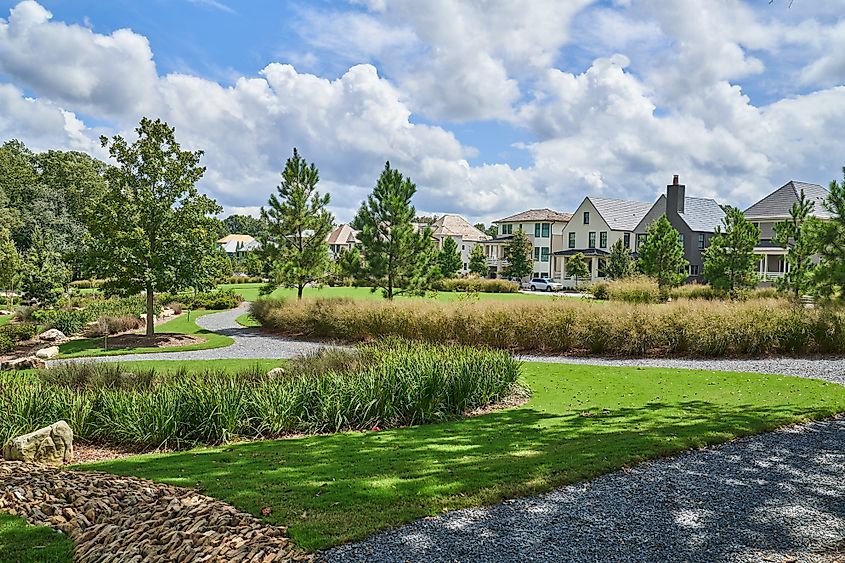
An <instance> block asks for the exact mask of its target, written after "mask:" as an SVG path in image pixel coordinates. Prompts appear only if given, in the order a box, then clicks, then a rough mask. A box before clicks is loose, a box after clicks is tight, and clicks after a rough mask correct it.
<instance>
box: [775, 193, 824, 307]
mask: <svg viewBox="0 0 845 563" xmlns="http://www.w3.org/2000/svg"><path fill="white" fill-rule="evenodd" d="M814 207H815V203H813V202H812V201H810V200H808V199H807V198H806V196H805V195H804V190H801V193H800V195H799V196H798V201H797V202H795V203H793V204H792V207H791V208H790V209H789V219H788V220H786V221H781V222H780V223H777V224H775V236H774V238H773V239H772V242H774V243H775V244H777V245H778V246H782V247H783V248H786V249H787V253H786V263H787V264H788V265H789V268H788V271H786V272H785V273H784V275H783V277H782V278H780V279H779V280H778V288H779V289H781V290H783V291H788V292H791V293H792V294H793V296H794V298H795V299H798V298H799V297H800V296H801V295H802V294H803V293H805V292H806V291H807V290H808V289H809V288H810V282H811V276H812V270H813V260H812V258H813V254H815V252H816V241H815V239H814V237H813V231H814V230H816V229H817V227H815V223H816V222H817V219H815V218H814V217H812V213H813V208H814Z"/></svg>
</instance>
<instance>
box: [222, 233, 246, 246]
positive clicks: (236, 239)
mask: <svg viewBox="0 0 845 563" xmlns="http://www.w3.org/2000/svg"><path fill="white" fill-rule="evenodd" d="M254 240H255V238H254V237H251V236H250V235H226V236H225V237H223V238H221V239H220V240H218V241H217V244H220V245H224V244H226V243H229V242H233V241H234V242H239V243H241V244H247V243H250V242H253V241H254Z"/></svg>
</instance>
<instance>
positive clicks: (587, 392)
mask: <svg viewBox="0 0 845 563" xmlns="http://www.w3.org/2000/svg"><path fill="white" fill-rule="evenodd" d="M523 373H524V381H525V382H526V383H527V384H528V386H529V387H530V388H531V390H532V397H531V400H530V401H529V402H528V403H527V404H525V405H524V406H522V407H519V408H512V409H508V410H501V411H496V412H492V413H490V414H486V415H483V416H478V417H474V418H466V419H461V420H457V421H453V422H446V423H442V424H433V425H427V426H415V427H410V428H402V429H396V430H388V431H380V432H346V433H340V434H333V435H327V436H311V437H306V438H297V439H288V440H276V441H264V442H254V443H243V444H232V445H226V446H220V447H215V448H207V449H198V450H192V451H187V452H181V453H174V454H155V455H145V456H138V457H132V458H126V459H122V460H116V461H111V462H105V463H97V464H91V465H86V466H83V468H86V469H96V470H103V471H109V472H112V473H118V474H123V475H137V476H141V477H146V478H150V479H153V480H156V481H162V482H166V483H171V484H174V485H179V486H183V487H195V488H197V489H199V490H201V491H202V492H203V493H204V494H207V495H210V496H213V497H216V498H220V499H223V500H225V501H227V502H229V503H231V504H233V505H235V506H237V507H238V508H240V509H242V510H245V511H248V512H251V513H252V514H255V515H256V516H259V515H260V514H261V511H262V509H263V508H265V507H267V508H269V509H270V510H271V511H272V512H271V513H270V514H269V515H268V516H266V517H264V518H265V519H266V520H268V521H270V522H272V523H275V524H280V525H287V526H289V532H290V534H291V537H292V539H293V540H294V541H295V542H296V543H297V544H298V545H299V546H300V547H303V548H305V549H309V550H316V549H321V548H325V547H328V546H331V545H337V544H340V543H343V542H347V541H351V540H355V539H359V538H363V537H365V536H367V535H369V534H372V533H374V532H376V531H378V530H381V529H384V528H388V527H391V526H396V525H399V524H402V523H405V522H409V521H411V520H414V519H416V518H420V517H424V516H433V515H437V514H440V513H441V512H443V511H446V510H454V509H459V508H464V507H470V506H479V505H486V504H491V503H496V502H499V501H501V500H503V499H506V498H513V497H520V496H525V495H529V494H533V493H538V492H541V491H547V490H549V489H551V488H554V487H557V486H561V485H565V484H568V483H573V482H576V481H580V480H584V479H588V478H591V477H594V476H597V475H600V474H603V473H607V472H610V471H614V470H616V469H619V468H622V467H627V466H631V465H633V464H635V463H638V462H640V461H643V460H646V459H650V458H655V457H659V456H665V455H670V454H674V453H677V452H680V451H683V450H686V449H689V448H695V447H703V446H706V445H711V444H716V443H720V442H724V441H726V440H730V439H732V438H735V437H737V436H743V435H748V434H753V433H757V432H762V431H767V430H772V429H775V428H778V427H780V426H783V425H788V424H793V423H797V422H801V421H805V420H808V419H817V418H824V417H828V416H831V415H833V414H835V413H838V412H843V411H845V388H843V387H842V386H838V385H834V384H832V383H827V382H823V381H817V380H811V379H802V378H797V377H787V376H771V375H758V374H746V373H723V372H709V371H692V370H677V369H673V370H670V369H648V368H645V369H644V368H608V367H596V366H583V365H559V364H544V363H527V364H524V366H523ZM604 409H607V412H605V411H604ZM581 413H592V414H594V415H595V416H590V417H587V416H581Z"/></svg>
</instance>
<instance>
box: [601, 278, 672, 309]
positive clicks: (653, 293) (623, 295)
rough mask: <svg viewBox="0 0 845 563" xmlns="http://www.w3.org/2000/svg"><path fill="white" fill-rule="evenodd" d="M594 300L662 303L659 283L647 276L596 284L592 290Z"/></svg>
mask: <svg viewBox="0 0 845 563" xmlns="http://www.w3.org/2000/svg"><path fill="white" fill-rule="evenodd" d="M590 293H592V294H593V298H595V299H599V300H610V301H621V302H624V303H658V302H660V301H661V298H660V288H659V286H658V285H657V282H656V281H655V280H653V279H651V278H648V277H645V276H630V277H627V278H625V279H621V280H612V281H609V282H596V283H594V284H593V285H592V287H591V288H590Z"/></svg>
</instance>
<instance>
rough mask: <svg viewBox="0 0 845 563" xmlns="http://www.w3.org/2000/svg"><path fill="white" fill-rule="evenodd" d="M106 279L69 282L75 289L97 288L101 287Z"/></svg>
mask: <svg viewBox="0 0 845 563" xmlns="http://www.w3.org/2000/svg"><path fill="white" fill-rule="evenodd" d="M104 283H106V280H75V281H72V282H70V287H73V288H75V289H99V288H101V287H103V284H104Z"/></svg>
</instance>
